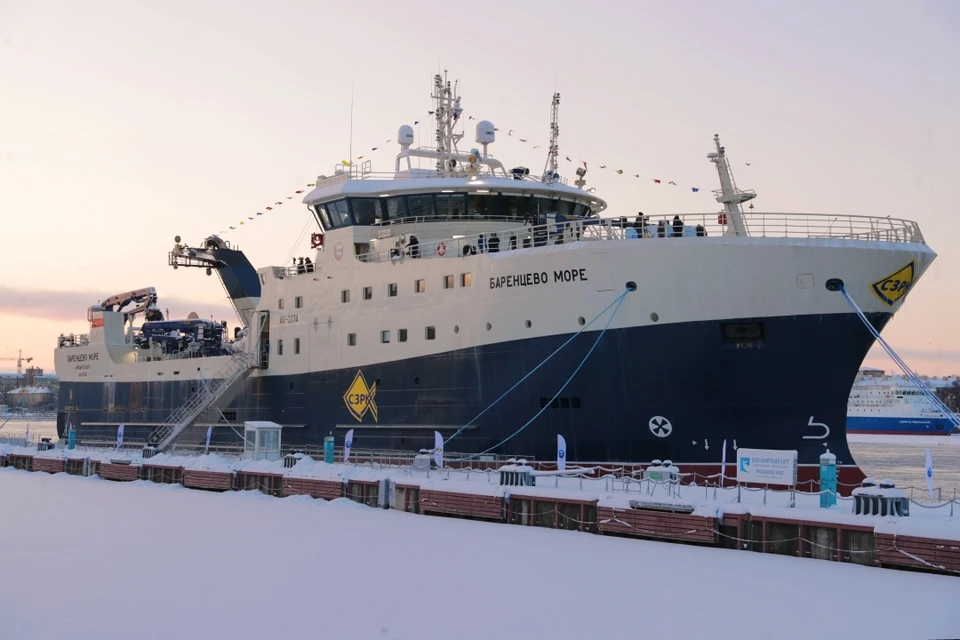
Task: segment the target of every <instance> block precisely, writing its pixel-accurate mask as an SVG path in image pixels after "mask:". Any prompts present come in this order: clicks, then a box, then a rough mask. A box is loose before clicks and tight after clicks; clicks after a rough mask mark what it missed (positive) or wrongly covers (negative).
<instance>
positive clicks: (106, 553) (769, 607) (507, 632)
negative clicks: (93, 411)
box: [0, 469, 960, 640]
mask: <svg viewBox="0 0 960 640" xmlns="http://www.w3.org/2000/svg"><path fill="white" fill-rule="evenodd" d="M0 518H2V519H3V525H2V526H0V637H3V638H11V639H14V638H15V639H17V640H28V639H32V638H61V637H62V638H66V637H69V638H77V639H86V638H97V639H98V640H100V639H110V638H130V637H133V638H138V639H139V638H143V639H149V638H176V639H178V640H190V639H194V638H196V639H201V638H202V639H207V638H229V639H230V640H243V639H247V638H249V639H251V640H261V639H266V638H288V637H290V638H305V637H309V638H331V639H333V638H335V639H338V640H339V639H341V638H342V639H354V638H357V639H361V640H363V639H377V640H390V639H397V640H425V639H432V638H437V639H444V640H447V639H450V638H457V639H458V640H459V639H469V638H478V639H483V640H490V639H491V638H497V637H510V638H531V639H534V638H536V639H539V638H551V639H555V640H564V639H567V638H571V639H572V638H576V639H577V640H581V639H583V638H597V637H609V638H623V637H637V636H643V637H669V638H711V639H718V638H738V639H739V638H743V637H750V638H778V639H779V638H810V637H815V636H818V635H822V634H823V633H828V634H829V635H830V636H832V637H844V636H851V637H864V638H931V637H957V636H960V608H958V607H957V601H958V598H960V578H954V577H946V576H935V575H926V574H920V573H907V572H899V571H891V570H884V569H874V568H867V567H859V566H853V565H847V564H837V563H833V562H827V561H821V560H812V559H796V558H787V557H779V556H772V555H760V554H756V553H750V552H742V551H729V550H720V549H704V548H697V547H691V546H684V545H676V544H670V543H658V542H648V541H640V540H629V539H621V538H609V537H601V536H595V535H590V534H582V533H576V532H569V531H554V530H548V529H539V528H534V527H519V526H508V525H503V524H488V523H481V522H471V521H464V520H455V519H447V518H436V517H428V516H419V515H412V514H406V513H401V512H397V511H383V510H377V509H370V508H367V507H363V506H360V505H357V504H355V503H352V502H349V501H346V500H337V501H334V502H332V503H326V502H323V501H320V500H313V499H310V498H306V497H297V498H286V499H277V498H270V497H267V496H265V495H263V494H260V493H251V492H243V493H226V494H216V493H207V492H201V491H192V490H189V489H184V488H182V487H178V486H169V485H155V484H151V483H146V482H135V483H111V482H108V481H105V480H100V479H98V478H95V477H93V478H81V477H74V476H67V475H65V474H57V475H54V476H50V475H47V474H40V473H26V472H20V471H14V470H12V469H0Z"/></svg>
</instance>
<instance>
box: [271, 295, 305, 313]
mask: <svg viewBox="0 0 960 640" xmlns="http://www.w3.org/2000/svg"><path fill="white" fill-rule="evenodd" d="M283 307H284V302H283V298H280V299H279V300H277V309H280V310H282V309H283ZM293 308H294V309H303V296H297V297H295V298H294V299H293Z"/></svg>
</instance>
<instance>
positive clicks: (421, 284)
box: [280, 273, 473, 309]
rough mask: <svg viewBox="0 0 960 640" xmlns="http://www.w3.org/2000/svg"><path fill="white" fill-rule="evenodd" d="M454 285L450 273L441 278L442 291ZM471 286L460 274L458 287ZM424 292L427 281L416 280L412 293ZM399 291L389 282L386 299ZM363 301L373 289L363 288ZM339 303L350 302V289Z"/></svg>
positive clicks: (468, 276) (468, 277)
mask: <svg viewBox="0 0 960 640" xmlns="http://www.w3.org/2000/svg"><path fill="white" fill-rule="evenodd" d="M455 284H456V280H455V278H454V275H453V274H452V273H451V274H450V275H446V276H443V288H444V289H453V288H454V287H455ZM472 285H473V275H472V274H470V273H461V274H460V286H461V287H469V286H472ZM426 290H427V281H426V280H416V281H415V282H414V283H413V291H414V293H423V292H425V291H426ZM399 291H400V289H399V287H398V286H397V283H396V282H391V283H390V284H388V285H387V297H388V298H395V297H397V294H398V293H399ZM363 299H364V300H373V287H364V288H363ZM340 302H342V303H344V304H346V303H348V302H350V289H343V290H342V291H341V292H340ZM280 308H281V309H282V308H283V306H282V305H281V306H280Z"/></svg>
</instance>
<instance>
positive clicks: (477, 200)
mask: <svg viewBox="0 0 960 640" xmlns="http://www.w3.org/2000/svg"><path fill="white" fill-rule="evenodd" d="M467 215H468V216H470V217H472V218H490V217H493V216H495V215H497V196H489V195H482V194H481V195H475V194H473V193H471V194H470V195H469V197H467Z"/></svg>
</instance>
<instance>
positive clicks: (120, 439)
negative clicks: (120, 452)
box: [117, 425, 123, 449]
mask: <svg viewBox="0 0 960 640" xmlns="http://www.w3.org/2000/svg"><path fill="white" fill-rule="evenodd" d="M121 445H123V425H120V426H119V427H117V449H119V448H120V447H121Z"/></svg>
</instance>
